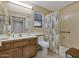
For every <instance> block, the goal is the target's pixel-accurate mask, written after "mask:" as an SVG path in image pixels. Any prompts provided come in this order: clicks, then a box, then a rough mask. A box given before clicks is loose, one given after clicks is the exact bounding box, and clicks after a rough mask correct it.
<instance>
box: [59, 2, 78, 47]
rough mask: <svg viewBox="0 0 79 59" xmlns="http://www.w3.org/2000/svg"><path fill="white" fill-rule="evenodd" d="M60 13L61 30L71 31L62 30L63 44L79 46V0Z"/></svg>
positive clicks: (61, 38)
mask: <svg viewBox="0 0 79 59" xmlns="http://www.w3.org/2000/svg"><path fill="white" fill-rule="evenodd" d="M60 13H61V20H60V21H61V22H60V31H64V32H68V31H69V32H70V33H64V32H60V40H61V45H62V46H64V47H68V48H71V47H75V48H79V2H75V3H73V4H71V5H69V6H67V7H65V8H63V9H61V10H60Z"/></svg>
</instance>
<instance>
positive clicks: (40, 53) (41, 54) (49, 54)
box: [34, 49, 62, 58]
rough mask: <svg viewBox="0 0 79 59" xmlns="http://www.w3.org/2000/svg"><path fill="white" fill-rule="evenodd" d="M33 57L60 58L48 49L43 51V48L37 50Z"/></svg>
mask: <svg viewBox="0 0 79 59" xmlns="http://www.w3.org/2000/svg"><path fill="white" fill-rule="evenodd" d="M34 58H62V57H60V56H59V55H57V54H56V53H54V52H53V51H51V50H49V49H48V52H43V50H40V51H38V53H37V55H36V56H35V57H34Z"/></svg>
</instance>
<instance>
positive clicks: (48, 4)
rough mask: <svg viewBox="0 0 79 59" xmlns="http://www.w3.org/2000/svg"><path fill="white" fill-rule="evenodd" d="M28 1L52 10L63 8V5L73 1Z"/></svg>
mask: <svg viewBox="0 0 79 59" xmlns="http://www.w3.org/2000/svg"><path fill="white" fill-rule="evenodd" d="M26 3H27V2H26ZM30 3H32V4H36V5H38V6H41V7H44V8H46V9H49V10H53V9H60V8H63V7H64V6H67V5H69V4H71V3H73V1H30Z"/></svg>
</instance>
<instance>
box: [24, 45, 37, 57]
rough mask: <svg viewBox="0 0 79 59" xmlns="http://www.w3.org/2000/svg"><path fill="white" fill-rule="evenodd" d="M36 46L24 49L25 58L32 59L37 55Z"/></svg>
mask: <svg viewBox="0 0 79 59" xmlns="http://www.w3.org/2000/svg"><path fill="white" fill-rule="evenodd" d="M36 51H37V48H36V46H25V47H23V57H26V58H27V57H32V56H34V55H35V54H36Z"/></svg>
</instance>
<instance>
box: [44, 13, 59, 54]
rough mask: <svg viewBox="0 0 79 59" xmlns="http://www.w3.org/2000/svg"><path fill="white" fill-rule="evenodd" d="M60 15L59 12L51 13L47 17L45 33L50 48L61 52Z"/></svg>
mask: <svg viewBox="0 0 79 59" xmlns="http://www.w3.org/2000/svg"><path fill="white" fill-rule="evenodd" d="M58 20H59V15H58V13H57V12H54V13H51V14H49V15H47V16H46V17H45V21H44V34H45V39H46V40H47V41H48V42H49V49H51V50H53V51H54V52H56V53H58V52H59V28H58V27H59V25H58V24H59V21H58Z"/></svg>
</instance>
